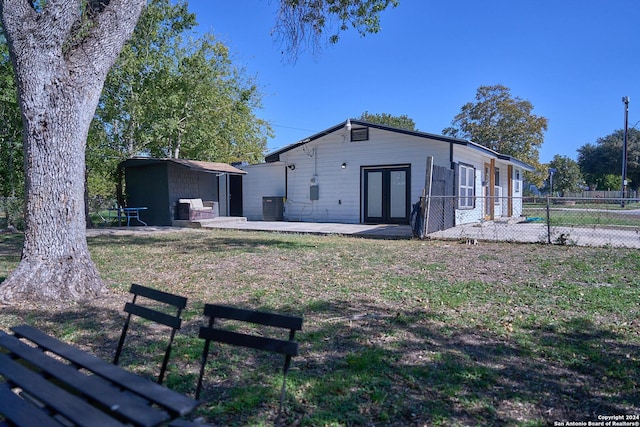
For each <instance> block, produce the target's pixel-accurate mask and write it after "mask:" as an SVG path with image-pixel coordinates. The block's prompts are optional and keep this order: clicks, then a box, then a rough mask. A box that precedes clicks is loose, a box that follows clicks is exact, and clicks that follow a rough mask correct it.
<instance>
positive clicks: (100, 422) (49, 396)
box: [0, 354, 124, 427]
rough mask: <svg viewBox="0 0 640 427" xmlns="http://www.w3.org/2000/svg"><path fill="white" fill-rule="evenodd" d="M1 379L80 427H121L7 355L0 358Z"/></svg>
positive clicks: (102, 413)
mask: <svg viewBox="0 0 640 427" xmlns="http://www.w3.org/2000/svg"><path fill="white" fill-rule="evenodd" d="M0 375H2V376H3V377H4V378H5V379H6V380H7V381H8V382H9V383H15V384H19V386H20V387H21V388H22V389H23V390H24V392H26V393H27V394H29V395H30V396H33V397H34V398H35V399H37V400H39V401H41V402H42V403H43V404H44V405H46V406H47V407H48V408H52V409H53V410H55V411H56V412H57V413H59V414H60V415H62V416H64V417H65V418H67V419H69V420H71V421H73V422H74V423H76V424H78V425H80V426H105V427H106V426H114V427H117V426H123V425H124V424H122V423H120V422H118V421H117V420H115V419H114V418H111V417H109V416H108V415H107V414H105V413H104V412H102V411H100V410H98V409H96V408H94V407H93V406H91V405H89V404H88V403H87V402H86V401H84V400H82V399H81V398H80V397H78V396H74V395H72V394H70V393H68V392H66V391H64V390H63V389H61V388H60V387H56V386H55V385H54V384H52V383H50V382H49V381H47V380H46V379H44V378H42V377H41V376H40V375H38V374H36V373H35V372H33V371H31V370H29V369H27V368H25V367H24V366H23V365H21V364H20V363H18V362H17V361H15V360H12V359H11V358H10V357H9V356H7V355H6V354H0Z"/></svg>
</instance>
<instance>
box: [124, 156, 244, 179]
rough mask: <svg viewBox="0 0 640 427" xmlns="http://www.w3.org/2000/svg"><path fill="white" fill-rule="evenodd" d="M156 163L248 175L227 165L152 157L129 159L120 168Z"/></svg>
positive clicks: (204, 170)
mask: <svg viewBox="0 0 640 427" xmlns="http://www.w3.org/2000/svg"><path fill="white" fill-rule="evenodd" d="M156 163H174V164H178V165H180V166H184V167H187V168H189V169H192V170H195V171H199V172H207V173H230V174H238V175H244V174H246V172H245V171H243V170H240V169H238V168H235V167H233V166H231V165H229V164H227V163H218V162H202V161H199V160H187V159H154V158H150V157H136V158H132V159H127V160H125V161H123V162H121V163H120V167H125V168H126V167H131V166H141V165H150V164H156Z"/></svg>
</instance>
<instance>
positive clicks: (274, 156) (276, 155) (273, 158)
mask: <svg viewBox="0 0 640 427" xmlns="http://www.w3.org/2000/svg"><path fill="white" fill-rule="evenodd" d="M350 122H351V126H363V127H370V128H374V129H379V130H384V131H388V132H395V133H399V134H403V135H409V136H414V137H417V138H425V139H431V140H436V141H442V142H445V143H448V144H455V145H460V146H465V147H468V148H471V149H474V150H478V151H481V152H482V153H483V154H486V155H488V156H490V157H495V158H497V159H500V160H503V161H506V162H510V163H513V164H514V165H517V166H518V167H521V168H522V169H524V170H526V171H529V172H532V171H534V170H535V168H534V167H533V166H531V165H528V164H527V163H524V162H522V161H520V160H518V159H515V158H513V157H511V156H507V155H504V154H500V153H498V152H496V151H493V150H491V149H489V148H487V147H484V146H482V145H480V144H477V143H475V142H473V141H469V140H466V139H461V138H454V137H450V136H444V135H437V134H433V133H427V132H419V131H413V130H408V129H399V128H394V127H391V126H385V125H381V124H377V123H369V122H365V121H362V120H353V119H351V120H350ZM344 127H345V123H344V122H342V123H339V124H337V125H335V126H332V127H330V128H328V129H325V130H323V131H322V132H318V133H316V134H314V135H312V136H310V137H308V138H305V139H303V140H300V141H298V142H295V143H293V144H290V145H287V146H286V147H283V148H281V149H279V150H276V151H274V152H272V153H271V154H268V155H267V156H266V157H265V162H267V163H274V162H277V161H280V160H281V159H280V156H281V155H282V154H284V153H286V152H288V151H291V150H294V149H296V148H298V147H301V146H303V145H306V144H308V143H310V142H312V141H315V140H317V139H319V138H322V137H323V136H326V135H329V134H331V133H333V132H336V131H338V130H340V129H343V128H344Z"/></svg>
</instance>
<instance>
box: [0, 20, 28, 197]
mask: <svg viewBox="0 0 640 427" xmlns="http://www.w3.org/2000/svg"><path fill="white" fill-rule="evenodd" d="M0 122H1V123H2V126H0V153H2V156H1V157H0V196H2V197H14V196H20V195H21V194H22V193H23V190H24V189H23V186H24V172H23V167H22V164H23V161H22V121H21V118H20V108H19V107H18V98H17V92H16V85H15V79H14V77H13V67H12V65H11V60H10V58H9V49H8V46H7V43H6V40H5V38H4V36H3V35H2V27H1V26H0Z"/></svg>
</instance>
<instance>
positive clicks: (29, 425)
mask: <svg viewBox="0 0 640 427" xmlns="http://www.w3.org/2000/svg"><path fill="white" fill-rule="evenodd" d="M0 414H2V415H3V416H4V417H5V418H6V419H8V420H9V421H11V423H12V424H15V425H16V426H18V427H33V426H38V427H60V424H59V423H58V422H57V421H56V420H55V419H53V418H51V417H50V416H49V414H47V413H46V412H45V411H43V410H41V409H40V408H37V407H35V406H33V405H32V404H30V403H28V402H25V401H24V399H22V398H20V397H19V396H18V395H16V394H15V393H14V392H13V391H11V387H9V384H7V383H0ZM2 425H7V426H8V425H9V424H4V423H2V422H0V426H2Z"/></svg>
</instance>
